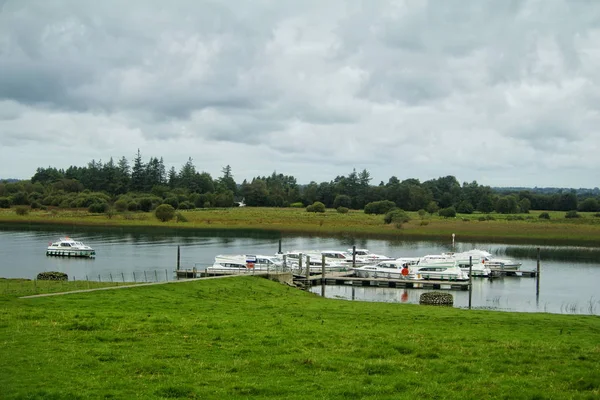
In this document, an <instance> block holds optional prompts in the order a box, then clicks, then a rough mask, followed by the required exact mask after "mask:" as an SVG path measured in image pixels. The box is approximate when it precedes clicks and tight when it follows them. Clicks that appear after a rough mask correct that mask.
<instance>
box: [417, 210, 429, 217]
mask: <svg viewBox="0 0 600 400" xmlns="http://www.w3.org/2000/svg"><path fill="white" fill-rule="evenodd" d="M417 214H419V217H421V219H423V218H425V215H426V214H427V211H425V210H423V209H422V208H421V209H420V210H419V211H417Z"/></svg>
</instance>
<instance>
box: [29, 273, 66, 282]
mask: <svg viewBox="0 0 600 400" xmlns="http://www.w3.org/2000/svg"><path fill="white" fill-rule="evenodd" d="M37 279H38V280H40V281H68V280H69V275H67V274H65V273H64V272H58V271H48V272H40V273H39V274H38V275H37Z"/></svg>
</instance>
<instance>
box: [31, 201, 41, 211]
mask: <svg viewBox="0 0 600 400" xmlns="http://www.w3.org/2000/svg"><path fill="white" fill-rule="evenodd" d="M41 207H42V205H41V204H40V202H39V201H37V200H34V201H32V202H31V209H32V210H37V209H38V208H41Z"/></svg>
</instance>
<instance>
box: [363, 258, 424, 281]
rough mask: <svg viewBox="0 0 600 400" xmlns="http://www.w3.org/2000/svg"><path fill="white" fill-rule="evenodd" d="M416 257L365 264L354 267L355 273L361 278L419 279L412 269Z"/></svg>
mask: <svg viewBox="0 0 600 400" xmlns="http://www.w3.org/2000/svg"><path fill="white" fill-rule="evenodd" d="M415 262H416V261H414V259H404V258H398V259H396V260H391V261H381V262H380V263H378V264H376V265H363V266H362V267H356V268H354V274H355V275H356V276H358V277H359V278H385V279H411V280H415V279H419V278H418V277H417V275H416V274H415V272H414V268H413V269H412V270H411V268H410V267H411V266H413V267H414V263H415Z"/></svg>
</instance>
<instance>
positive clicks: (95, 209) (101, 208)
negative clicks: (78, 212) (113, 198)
mask: <svg viewBox="0 0 600 400" xmlns="http://www.w3.org/2000/svg"><path fill="white" fill-rule="evenodd" d="M106 210H108V204H106V203H92V205H90V206H89V207H88V211H89V212H91V213H99V214H101V213H104V212H106Z"/></svg>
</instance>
